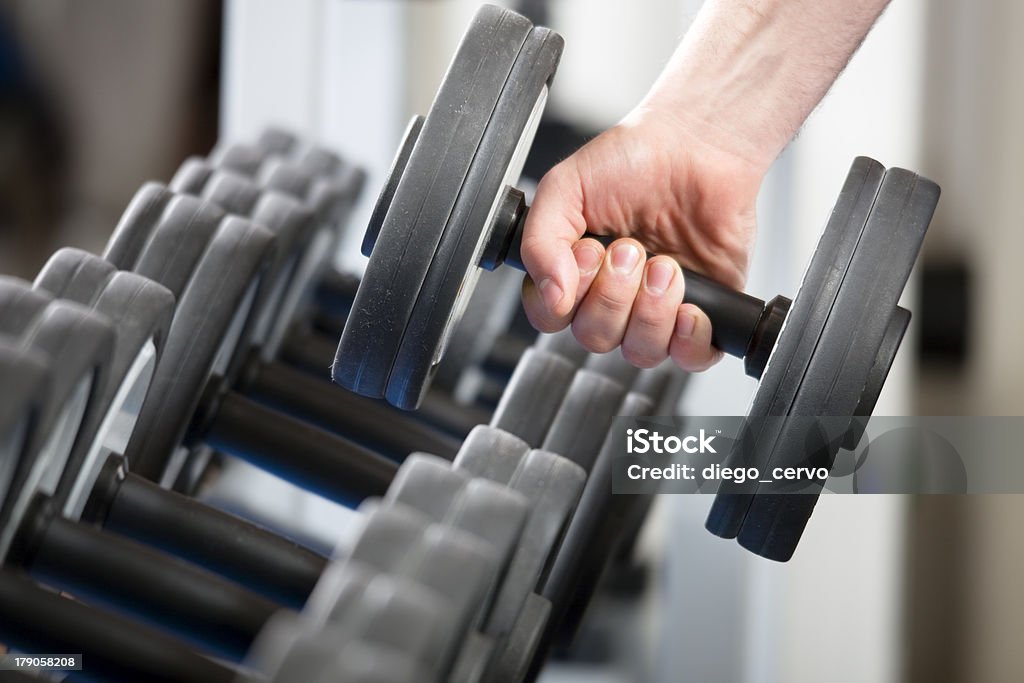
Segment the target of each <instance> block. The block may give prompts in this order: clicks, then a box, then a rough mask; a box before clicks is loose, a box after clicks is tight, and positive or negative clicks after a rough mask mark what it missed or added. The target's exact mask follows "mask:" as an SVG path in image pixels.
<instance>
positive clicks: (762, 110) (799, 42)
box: [641, 0, 889, 168]
mask: <svg viewBox="0 0 1024 683" xmlns="http://www.w3.org/2000/svg"><path fill="white" fill-rule="evenodd" d="M888 1H889V0H863V1H857V0H707V2H705V4H704V6H703V7H702V8H701V11H700V13H699V14H698V15H697V18H696V20H695V21H694V23H693V25H692V26H691V28H690V30H689V31H688V32H687V34H686V37H685V38H684V39H683V41H682V43H681V44H680V45H679V47H678V48H677V49H676V52H675V54H674V55H673V56H672V58H671V60H670V61H669V63H668V65H667V66H666V68H665V70H664V71H663V72H662V75H661V77H660V78H659V79H658V80H657V82H656V83H655V84H654V86H653V87H652V88H651V91H650V93H649V94H648V96H647V97H646V98H645V100H644V102H643V103H642V105H641V106H642V107H645V108H650V109H655V110H663V111H665V112H667V113H669V114H671V115H672V116H675V117H678V118H679V119H681V120H682V121H684V122H685V124H686V125H688V126H690V127H691V128H695V129H696V130H695V132H697V133H698V134H700V135H702V136H703V137H704V138H705V139H706V140H707V141H708V142H709V143H711V144H715V145H716V146H719V147H721V148H722V149H724V150H725V151H727V152H730V153H732V154H735V155H736V156H739V157H741V158H743V159H744V160H746V161H748V162H750V163H752V164H754V165H756V166H759V167H764V168H767V166H768V165H769V164H771V162H772V161H773V160H774V159H775V157H776V156H778V154H779V152H781V151H782V149H783V147H785V146H786V144H788V142H789V141H790V140H791V139H792V138H793V136H794V135H795V134H796V132H797V130H798V129H799V128H800V126H801V125H802V124H803V122H804V120H805V119H806V118H807V116H808V115H809V114H810V113H811V111H812V110H813V109H814V107H815V106H817V104H818V102H819V101H820V100H821V98H822V97H824V95H825V93H826V92H827V91H828V89H829V87H830V86H831V85H832V82H833V81H834V80H835V78H836V76H838V74H839V73H840V72H841V71H842V70H843V68H844V67H845V66H846V63H847V62H848V61H849V59H850V56H851V55H852V54H853V53H854V52H855V51H856V49H857V47H858V46H859V45H860V43H861V41H862V40H863V39H864V36H865V35H866V34H867V32H868V31H869V30H870V28H871V26H872V25H873V24H874V22H875V20H876V19H877V18H878V16H879V14H881V12H882V10H883V9H884V8H885V6H886V5H887V4H888Z"/></svg>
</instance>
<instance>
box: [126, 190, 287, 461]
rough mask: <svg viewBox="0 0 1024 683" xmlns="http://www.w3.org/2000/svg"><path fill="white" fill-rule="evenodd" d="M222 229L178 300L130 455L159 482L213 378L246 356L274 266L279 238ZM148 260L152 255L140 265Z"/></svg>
mask: <svg viewBox="0 0 1024 683" xmlns="http://www.w3.org/2000/svg"><path fill="white" fill-rule="evenodd" d="M179 199H189V198H188V197H179ZM217 214H218V215H220V216H222V215H223V214H220V212H219V211H218V212H217ZM218 225H219V227H218V230H217V232H216V234H215V235H214V237H213V239H211V240H210V242H209V244H208V245H207V248H206V249H205V251H204V252H203V253H202V255H201V258H200V259H199V260H198V262H196V263H195V265H194V268H193V272H192V275H191V277H190V279H189V280H188V283H187V286H186V287H184V288H183V291H182V293H181V295H180V297H179V299H178V306H177V309H176V310H175V314H174V320H173V322H172V323H171V330H170V334H169V337H168V342H167V345H166V347H165V350H164V355H163V358H162V359H161V362H160V364H159V366H158V367H157V370H156V375H155V376H154V378H153V386H152V389H151V391H150V398H149V399H148V400H147V401H146V404H145V406H144V410H143V413H142V415H140V416H139V422H138V426H137V428H136V431H135V433H134V434H133V437H132V440H131V442H130V443H129V445H128V449H127V452H126V453H125V455H126V456H127V458H128V460H129V462H130V463H131V464H132V467H133V469H134V470H135V471H136V473H138V474H140V475H142V476H144V477H147V478H150V479H154V480H157V481H159V480H160V478H161V477H162V475H163V473H164V468H165V467H166V465H167V463H168V462H169V461H170V459H171V457H172V455H173V453H174V451H175V449H176V448H177V447H178V446H179V444H180V443H181V440H182V438H183V437H184V436H185V432H186V430H187V428H188V425H189V423H190V421H191V419H192V416H193V413H194V412H195V409H196V407H197V406H198V405H199V401H200V399H201V398H202V395H203V389H204V387H205V385H206V382H207V380H208V379H209V377H210V375H211V373H215V372H216V373H218V374H225V375H230V372H231V370H232V366H233V365H234V364H235V363H236V362H237V361H238V359H239V354H238V350H240V349H245V348H247V346H248V341H247V340H248V339H249V335H250V334H251V332H252V327H253V323H254V322H255V316H256V314H257V313H258V311H259V310H260V303H261V296H259V295H258V294H254V293H253V292H254V291H255V290H254V289H253V288H254V287H259V288H260V289H261V290H265V288H264V287H262V286H261V283H260V275H261V273H262V272H263V271H264V269H265V268H266V266H267V263H268V261H269V259H270V258H271V255H272V252H273V236H272V235H271V234H270V233H269V232H268V231H267V230H265V229H264V228H261V227H259V226H257V225H255V224H253V223H250V222H248V221H244V220H242V219H239V218H235V217H227V218H224V219H223V220H222V221H221V222H219V223H218ZM165 228H166V229H167V230H168V231H169V232H171V233H174V234H177V233H178V232H179V229H180V226H178V225H176V224H174V223H172V224H170V225H167V226H163V225H161V226H158V227H157V229H156V230H155V231H154V232H155V235H154V240H153V241H154V242H156V241H163V240H161V239H160V236H161V234H162V232H163V231H164V229H165ZM155 256H156V255H152V258H154V259H155ZM149 258H150V255H149V253H148V252H147V253H145V254H143V255H142V257H141V259H140V260H142V261H145V260H148V259H149ZM252 297H255V298H252ZM250 300H252V301H253V303H252V308H251V309H248V310H247V306H248V302H249V301H250ZM239 316H241V317H239ZM239 322H241V323H242V324H241V326H240V327H239V325H238V323H239ZM236 333H237V335H236ZM226 345H227V346H226ZM228 346H231V347H233V348H227V347H228ZM219 365H220V366H221V367H218V366H219Z"/></svg>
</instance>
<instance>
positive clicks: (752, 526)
mask: <svg viewBox="0 0 1024 683" xmlns="http://www.w3.org/2000/svg"><path fill="white" fill-rule="evenodd" d="M938 199H939V188H938V186H937V185H935V183H933V182H931V181H929V180H927V179H925V178H921V177H920V176H918V175H917V174H915V173H911V172H910V171H905V170H903V169H890V170H889V171H888V172H886V174H885V179H884V180H883V181H882V186H881V188H880V189H879V192H878V197H877V198H876V200H875V205H874V208H873V209H872V212H871V216H870V217H869V218H868V222H867V225H866V226H865V228H864V235H863V238H862V239H861V241H860V244H859V245H858V248H857V253H856V254H855V255H854V258H853V261H852V262H851V264H850V268H849V271H848V272H847V273H846V277H844V278H843V282H842V284H841V285H840V288H839V292H838V294H837V296H836V301H835V305H834V306H833V308H832V310H831V312H830V313H829V316H828V322H827V323H826V324H825V328H824V330H823V332H822V335H821V339H820V341H819V343H818V346H817V348H816V349H815V353H814V355H813V357H812V358H811V361H810V364H809V366H808V368H807V374H806V375H805V377H804V381H803V382H802V383H801V385H800V389H799V391H798V393H797V397H796V401H795V402H794V404H793V409H792V414H793V415H795V416H799V417H817V416H835V417H838V418H844V417H845V416H849V415H853V414H854V412H855V410H856V408H857V404H858V403H859V401H860V398H861V394H862V393H863V390H864V387H865V385H866V384H867V382H868V379H869V377H870V373H871V370H872V368H873V366H874V364H875V359H876V357H877V355H878V350H879V348H880V347H881V345H882V341H883V339H884V337H885V334H886V331H887V329H888V327H889V320H890V318H891V316H892V313H893V311H894V310H895V307H896V302H897V301H899V298H900V295H901V294H902V293H903V288H904V286H905V285H906V283H907V278H909V277H910V271H911V269H912V268H913V267H914V262H915V261H916V260H917V254H918V251H919V250H920V248H921V242H922V241H923V240H924V235H925V232H926V231H927V230H928V224H929V222H930V221H931V217H932V213H933V212H934V210H935V205H936V203H937V202H938ZM849 422H850V421H849V420H848V419H825V420H822V421H821V422H820V424H819V425H818V427H819V428H820V429H821V430H822V434H821V435H820V443H819V444H818V446H817V447H816V448H814V447H810V448H809V445H810V442H809V439H810V438H811V434H810V432H809V430H810V429H815V427H814V426H813V425H812V424H811V421H809V420H802V419H796V420H786V421H784V426H783V428H782V433H781V434H780V436H779V439H778V441H776V443H775V447H774V449H773V450H772V454H771V459H770V462H769V465H768V466H769V467H772V468H774V467H801V466H803V467H806V466H810V467H825V468H831V466H832V462H833V461H834V459H835V454H836V451H838V449H839V447H840V444H841V443H842V440H843V438H844V436H845V435H846V432H847V430H848V429H849ZM821 483H823V482H817V483H816V485H812V487H811V488H812V489H813V488H818V487H820V484H821ZM758 488H759V490H760V489H761V488H763V487H758ZM817 500H818V496H817V493H807V494H791V495H758V496H755V497H754V499H753V501H752V502H751V505H750V509H749V510H748V512H747V516H746V518H745V519H744V522H743V526H742V527H741V529H740V533H739V536H738V540H739V542H740V545H742V546H743V547H745V548H747V549H748V550H750V551H752V552H755V553H757V554H758V555H762V556H763V557H767V558H769V559H773V560H779V561H785V560H788V559H789V558H790V557H791V556H792V554H793V551H794V550H795V549H796V545H797V542H798V541H799V540H800V536H801V534H802V533H803V530H804V527H805V526H806V525H807V520H808V518H810V516H811V512H812V511H813V510H814V505H815V504H816V503H817Z"/></svg>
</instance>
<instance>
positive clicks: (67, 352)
mask: <svg viewBox="0 0 1024 683" xmlns="http://www.w3.org/2000/svg"><path fill="white" fill-rule="evenodd" d="M0 335H4V336H5V338H6V341H7V343H9V344H11V345H14V346H16V347H20V348H23V349H28V350H32V351H35V352H39V353H40V354H45V357H46V360H47V365H48V369H49V377H50V379H49V387H48V399H47V401H46V405H45V406H44V408H43V410H42V411H40V414H39V415H38V416H37V419H36V420H34V421H33V423H32V424H31V425H30V432H29V433H28V434H27V435H26V441H27V443H26V448H25V449H24V450H23V452H22V457H21V459H20V460H19V461H18V463H17V466H16V468H15V470H14V472H13V476H12V477H11V479H10V488H9V490H10V491H11V492H14V493H15V494H16V495H8V496H7V497H6V500H5V501H4V503H5V505H4V508H3V509H2V510H0V557H2V555H3V554H4V553H6V551H7V550H8V549H9V544H10V542H11V540H12V538H13V534H14V532H15V530H16V529H17V527H18V525H20V523H21V521H22V516H23V515H24V514H25V513H26V511H27V508H28V504H29V501H30V500H31V499H32V498H33V497H34V496H35V494H36V493H37V492H38V493H43V494H46V495H52V494H54V493H55V492H56V489H57V486H58V484H59V481H60V477H61V474H62V473H63V471H64V468H65V466H66V465H67V463H68V462H69V461H80V460H82V459H84V457H85V453H86V451H87V450H88V449H89V447H90V446H91V439H89V438H88V437H89V436H91V435H85V434H83V433H82V425H84V424H87V423H89V421H90V420H92V419H94V416H95V415H96V414H98V413H102V412H104V406H102V405H100V403H99V401H98V400H97V398H98V394H99V388H100V387H101V386H103V383H104V382H105V381H106V380H107V377H108V373H109V370H110V361H111V355H110V354H111V349H112V348H113V346H114V340H115V335H114V330H113V328H112V327H111V326H110V323H109V322H108V321H107V320H106V319H105V318H104V317H102V316H100V315H97V314H96V313H93V312H92V311H90V310H89V309H87V308H85V307H84V306H80V305H78V304H75V303H72V302H69V301H59V300H53V299H52V298H51V297H50V296H49V295H47V294H45V293H43V292H40V291H38V290H33V289H32V288H31V285H30V284H29V283H27V282H25V281H22V280H17V279H14V278H0Z"/></svg>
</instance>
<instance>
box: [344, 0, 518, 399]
mask: <svg viewBox="0 0 1024 683" xmlns="http://www.w3.org/2000/svg"><path fill="white" fill-rule="evenodd" d="M530 29H531V25H530V22H529V21H528V20H526V19H525V18H523V17H521V16H519V15H518V14H516V13H514V12H509V11H507V10H502V9H498V8H496V7H490V6H485V7H483V8H481V9H480V10H479V11H478V12H477V14H476V16H475V17H474V19H473V21H472V23H471V24H470V27H469V29H468V31H467V32H466V35H465V36H464V37H463V39H462V43H461V44H460V46H459V49H458V52H457V53H456V55H455V58H454V60H453V61H452V63H451V65H450V66H449V68H448V73H447V74H446V75H445V78H444V81H443V82H442V83H441V87H440V89H439V90H438V93H437V96H436V98H435V99H434V104H433V106H432V107H431V109H430V113H429V114H428V115H427V117H426V119H425V121H424V123H423V130H422V131H421V132H420V136H419V139H418V140H417V142H416V146H415V149H414V150H413V153H412V155H411V157H410V158H409V163H408V165H407V166H406V169H405V173H404V174H403V175H402V179H401V180H400V181H399V184H398V188H397V190H396V191H395V196H394V199H393V200H392V203H391V209H390V211H388V215H387V217H386V218H385V220H384V224H383V226H381V232H380V236H379V237H378V239H377V243H376V244H375V246H374V249H373V257H372V258H371V259H370V262H369V263H368V264H367V267H366V272H365V274H364V276H363V281H362V283H361V285H360V287H359V291H358V293H357V294H356V299H355V302H354V303H353V306H352V313H351V315H350V317H349V320H348V324H347V325H346V326H345V331H344V333H343V334H342V337H341V341H340V343H339V345H338V352H337V356H336V359H335V362H334V367H333V369H332V375H333V378H334V381H335V382H337V383H338V384H340V385H342V386H343V387H345V388H346V389H349V390H351V391H355V392H356V393H359V394H363V395H365V396H371V397H373V398H382V397H384V394H385V389H386V387H387V384H388V378H389V376H390V374H391V368H392V366H393V365H394V361H395V357H396V355H397V354H398V351H399V346H400V345H401V343H402V338H403V336H404V333H405V328H406V325H407V324H408V321H409V318H410V316H411V315H412V309H413V306H414V305H415V303H416V300H417V298H418V296H419V293H420V289H421V287H422V285H423V282H424V279H425V278H426V276H427V271H428V269H429V268H430V264H431V261H432V259H433V258H434V253H435V251H436V250H437V245H438V243H439V242H440V241H441V235H442V233H443V231H444V229H445V226H446V225H447V223H448V219H449V217H450V216H451V214H452V209H453V207H454V205H455V202H456V199H457V198H458V197H459V194H460V192H461V190H462V186H463V182H464V181H465V179H466V176H467V175H468V174H469V170H470V167H471V165H472V162H473V159H474V157H475V156H476V153H477V149H478V148H479V146H480V143H481V140H482V139H483V136H484V131H485V130H486V129H487V124H488V123H489V122H490V119H491V114H492V113H493V111H494V108H495V105H497V103H498V98H499V96H500V94H501V91H502V89H503V88H504V86H505V81H506V80H507V79H508V75H509V73H510V72H511V71H512V67H513V65H514V64H515V60H516V57H517V56H518V54H519V51H520V49H521V48H522V46H523V43H524V42H525V41H526V37H527V35H528V34H529V33H530ZM531 104H532V103H531ZM400 403H405V401H400Z"/></svg>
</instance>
